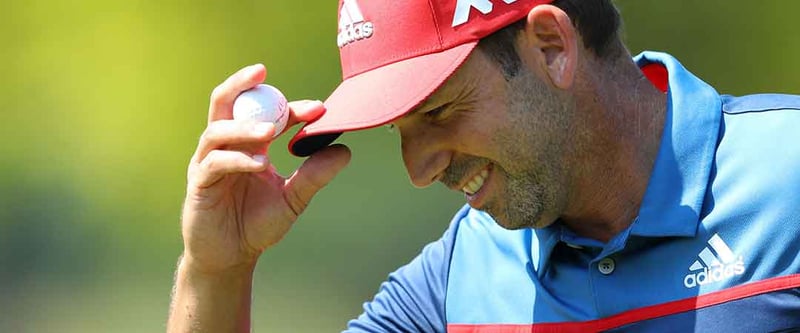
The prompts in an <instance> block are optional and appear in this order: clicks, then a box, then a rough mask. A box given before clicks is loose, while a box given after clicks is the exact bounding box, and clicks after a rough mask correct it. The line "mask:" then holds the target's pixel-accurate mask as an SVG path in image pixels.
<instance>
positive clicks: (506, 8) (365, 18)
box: [289, 0, 552, 156]
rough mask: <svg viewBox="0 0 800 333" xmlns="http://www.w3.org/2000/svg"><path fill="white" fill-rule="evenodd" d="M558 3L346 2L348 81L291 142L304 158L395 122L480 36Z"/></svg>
mask: <svg viewBox="0 0 800 333" xmlns="http://www.w3.org/2000/svg"><path fill="white" fill-rule="evenodd" d="M550 2H552V0H398V1H390V0H339V33H338V36H337V43H338V45H339V52H340V56H341V61H342V74H343V75H342V76H343V81H342V83H341V84H340V85H339V87H338V88H336V90H335V91H334V92H333V93H332V94H331V96H330V97H328V99H327V100H326V101H325V108H326V111H325V113H324V114H323V115H322V116H321V117H320V118H319V119H317V120H315V121H313V122H310V123H308V124H306V125H305V126H304V127H303V128H302V129H300V131H298V132H297V134H295V136H294V138H292V140H291V142H289V150H290V151H291V152H292V153H293V154H295V155H297V156H308V155H311V154H312V153H314V152H316V151H317V150H319V149H321V148H324V147H325V146H327V145H329V144H330V143H331V142H333V140H335V139H336V138H337V137H338V136H339V135H340V134H342V132H346V131H353V130H359V129H366V128H371V127H376V126H380V125H383V124H386V123H389V122H391V121H393V120H395V119H397V118H400V117H402V116H403V115H404V114H406V113H407V112H408V111H410V110H411V109H413V108H414V107H416V106H417V105H419V104H420V103H421V102H422V101H424V100H425V99H427V98H428V97H429V96H430V95H431V94H432V93H433V92H434V91H435V90H436V89H437V88H438V87H439V86H440V85H441V84H442V83H444V81H445V80H447V78H449V77H450V76H451V75H452V74H453V73H454V72H455V71H456V69H457V68H458V67H459V66H461V64H462V63H463V62H464V60H466V58H467V57H468V56H469V54H470V53H471V52H472V50H473V49H474V48H475V46H476V45H477V44H478V40H480V39H481V38H483V37H485V36H487V35H489V34H491V33H493V32H495V31H497V30H499V29H501V28H503V27H505V26H507V25H509V24H512V23H514V22H516V21H518V20H520V19H522V18H524V17H525V16H526V15H527V14H528V11H530V9H531V8H533V7H534V6H536V5H539V4H542V3H550Z"/></svg>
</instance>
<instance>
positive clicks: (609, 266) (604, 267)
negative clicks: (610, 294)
mask: <svg viewBox="0 0 800 333" xmlns="http://www.w3.org/2000/svg"><path fill="white" fill-rule="evenodd" d="M616 265H617V264H616V263H615V262H614V259H611V258H604V259H603V260H600V262H599V263H597V269H598V270H599V271H600V273H603V275H608V274H611V273H613V272H614V268H615V267H616Z"/></svg>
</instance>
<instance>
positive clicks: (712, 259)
mask: <svg viewBox="0 0 800 333" xmlns="http://www.w3.org/2000/svg"><path fill="white" fill-rule="evenodd" d="M708 245H709V246H706V247H705V248H704V249H703V250H702V251H700V253H699V254H698V255H697V256H698V257H700V258H699V259H698V260H695V261H694V263H693V264H692V266H689V271H690V273H689V274H687V275H686V277H685V278H683V285H684V286H685V287H686V288H694V287H697V286H698V285H700V286H703V285H707V284H709V283H714V282H721V281H725V280H727V279H730V278H732V277H734V276H737V275H742V274H744V270H745V267H744V260H743V259H742V256H738V257H737V256H736V255H734V254H733V251H731V248H730V247H728V244H725V241H723V240H722V238H720V237H719V234H714V236H711V239H709V240H708ZM712 250H713V252H712ZM715 253H716V254H715Z"/></svg>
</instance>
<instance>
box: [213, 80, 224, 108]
mask: <svg viewBox="0 0 800 333" xmlns="http://www.w3.org/2000/svg"><path fill="white" fill-rule="evenodd" d="M225 90H226V89H225V84H224V83H222V84H220V85H218V86H216V87H214V89H213V90H211V97H210V101H211V105H212V106H213V105H217V104H218V102H219V101H220V100H222V98H223V97H224V96H225Z"/></svg>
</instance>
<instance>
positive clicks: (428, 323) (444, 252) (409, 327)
mask: <svg viewBox="0 0 800 333" xmlns="http://www.w3.org/2000/svg"><path fill="white" fill-rule="evenodd" d="M463 212H464V210H463V209H462V211H460V212H459V214H457V215H456V218H454V219H453V222H451V224H450V227H449V228H448V229H447V231H445V233H444V235H443V236H442V238H440V239H439V240H438V241H435V242H433V243H430V244H428V245H427V246H425V248H424V249H423V250H422V252H421V253H420V254H419V255H418V256H417V257H416V258H414V260H412V261H411V262H410V263H409V264H407V265H406V266H403V267H401V268H400V269H398V270H397V271H395V272H394V273H391V274H389V278H388V279H387V280H386V282H384V283H382V284H381V286H380V289H379V290H378V293H377V294H376V295H375V298H374V299H373V300H372V301H370V302H366V303H364V313H362V314H361V315H360V316H359V317H358V318H356V319H354V320H351V321H350V322H349V323H348V325H347V329H346V330H345V331H344V332H346V333H366V332H369V333H375V332H442V333H444V332H445V330H446V325H447V323H446V319H445V308H444V302H445V295H446V292H447V275H448V271H449V270H450V257H451V254H452V250H453V244H454V242H455V234H456V229H457V226H458V221H459V220H460V216H462V215H463Z"/></svg>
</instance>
